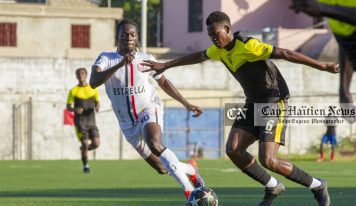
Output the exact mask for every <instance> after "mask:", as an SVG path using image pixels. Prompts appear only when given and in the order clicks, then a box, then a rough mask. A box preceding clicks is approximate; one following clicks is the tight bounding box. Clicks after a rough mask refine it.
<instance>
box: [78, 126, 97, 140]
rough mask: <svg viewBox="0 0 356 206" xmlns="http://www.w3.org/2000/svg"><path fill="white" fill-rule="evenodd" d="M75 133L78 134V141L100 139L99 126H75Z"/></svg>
mask: <svg viewBox="0 0 356 206" xmlns="http://www.w3.org/2000/svg"><path fill="white" fill-rule="evenodd" d="M75 133H76V134H77V137H78V140H79V141H82V140H87V139H92V138H94V137H99V130H98V127H97V126H95V125H94V126H80V125H76V126H75Z"/></svg>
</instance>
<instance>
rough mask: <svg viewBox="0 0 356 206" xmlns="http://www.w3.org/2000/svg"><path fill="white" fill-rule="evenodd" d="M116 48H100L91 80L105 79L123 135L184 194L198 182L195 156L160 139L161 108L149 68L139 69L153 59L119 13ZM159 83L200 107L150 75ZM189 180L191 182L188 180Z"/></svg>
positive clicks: (200, 183)
mask: <svg viewBox="0 0 356 206" xmlns="http://www.w3.org/2000/svg"><path fill="white" fill-rule="evenodd" d="M116 40H117V51H116V52H103V53H101V54H100V55H99V57H98V58H97V60H96V61H95V63H94V65H93V68H92V73H91V78H90V85H91V86H92V88H96V87H98V86H100V85H101V84H103V83H104V84H105V89H106V93H107V95H108V97H109V98H110V100H111V103H112V107H113V110H114V112H115V114H116V117H117V119H118V121H119V124H120V127H121V129H122V131H123V133H124V135H125V137H126V140H127V141H128V142H129V143H130V144H131V145H132V146H133V147H134V148H136V150H137V151H138V152H139V153H140V155H141V156H142V157H143V158H144V159H145V160H146V161H147V163H148V164H149V165H150V166H152V167H153V168H154V169H155V170H157V172H158V173H160V174H166V173H167V172H168V173H169V174H170V175H171V176H173V177H174V178H175V179H176V180H177V182H178V183H180V184H181V185H182V187H183V188H184V190H185V192H184V194H185V196H186V197H188V196H189V194H190V192H191V191H192V190H193V189H194V187H199V186H203V185H204V182H203V180H202V178H201V177H200V176H199V174H198V172H197V169H196V166H195V165H194V162H191V164H186V163H183V162H180V161H179V160H178V158H177V157H176V155H175V154H174V153H173V152H172V151H171V150H170V149H168V148H167V147H165V146H164V145H163V144H162V129H163V108H162V104H161V100H160V98H159V96H158V95H157V93H156V91H155V88H154V86H153V85H152V84H150V83H149V81H148V79H149V76H150V74H149V73H145V72H142V71H143V70H144V69H145V68H144V67H143V65H142V64H141V63H142V62H143V60H152V59H154V58H153V57H152V56H151V55H149V54H146V53H142V52H139V51H138V45H139V43H138V32H137V25H136V24H135V22H133V21H131V20H129V19H124V20H122V21H121V22H120V23H119V24H118V25H117V28H116ZM155 79H156V81H157V83H158V85H159V86H160V87H161V88H162V89H163V91H165V92H166V93H167V94H168V95H170V96H171V97H172V98H174V99H175V100H177V101H179V102H180V103H182V104H183V105H184V106H185V107H186V109H187V110H188V111H192V112H194V113H195V114H194V115H193V116H194V117H198V116H200V115H201V113H202V110H201V109H200V108H199V107H197V106H194V105H192V104H190V103H189V102H188V101H187V100H186V99H184V97H183V96H182V95H181V94H180V93H179V92H178V91H177V89H176V88H175V87H174V86H173V85H172V83H171V82H170V81H169V80H168V79H166V78H165V77H164V76H163V75H157V76H156V77H155ZM192 184H193V185H192Z"/></svg>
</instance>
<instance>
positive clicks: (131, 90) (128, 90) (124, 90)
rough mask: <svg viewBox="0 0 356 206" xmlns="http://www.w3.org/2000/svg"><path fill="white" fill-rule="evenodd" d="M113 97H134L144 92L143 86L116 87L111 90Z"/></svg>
mask: <svg viewBox="0 0 356 206" xmlns="http://www.w3.org/2000/svg"><path fill="white" fill-rule="evenodd" d="M113 92H114V95H127V96H128V95H134V94H140V93H143V92H145V86H144V85H141V86H138V87H119V88H118V87H116V88H113Z"/></svg>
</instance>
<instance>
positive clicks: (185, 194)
mask: <svg viewBox="0 0 356 206" xmlns="http://www.w3.org/2000/svg"><path fill="white" fill-rule="evenodd" d="M191 193H192V191H189V190H187V191H184V196H185V197H186V198H187V199H188V198H189V196H190V194H191Z"/></svg>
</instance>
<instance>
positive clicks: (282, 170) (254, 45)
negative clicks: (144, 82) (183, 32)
mask: <svg viewBox="0 0 356 206" xmlns="http://www.w3.org/2000/svg"><path fill="white" fill-rule="evenodd" d="M206 25H207V28H208V35H209V37H210V39H211V41H212V42H213V44H212V45H211V46H210V47H209V48H207V49H206V50H204V51H200V52H195V53H192V54H189V55H187V56H184V57H181V58H178V59H174V60H171V61H168V62H166V63H158V62H154V61H146V62H145V65H146V66H149V67H150V69H148V70H147V71H152V70H154V71H156V75H158V74H161V73H162V72H164V71H165V70H166V69H169V68H172V67H176V66H182V65H189V64H196V63H201V62H204V61H206V60H208V59H212V60H216V61H221V62H222V63H223V64H224V65H225V66H226V68H227V69H228V70H229V71H230V72H231V74H232V75H233V76H234V77H235V78H236V80H237V81H238V82H239V83H240V84H241V86H242V88H243V90H244V92H245V95H246V106H245V107H246V108H247V109H248V110H247V115H246V116H247V118H246V119H243V118H242V119H239V120H236V121H235V123H234V124H233V126H232V128H231V131H230V134H229V138H228V140H227V143H226V154H227V156H228V157H229V158H230V159H231V161H232V162H233V163H234V164H235V165H236V166H237V167H238V168H239V169H240V170H242V172H244V173H245V174H247V175H248V176H250V177H251V178H253V179H254V180H256V181H258V182H260V183H261V184H262V185H264V186H265V187H266V190H265V196H264V198H263V200H262V201H261V202H260V203H259V205H271V204H272V201H273V199H274V198H276V197H277V196H278V195H280V194H281V193H283V192H284V190H285V188H284V185H283V184H282V183H281V182H279V181H277V180H276V179H275V178H274V177H273V176H271V175H269V174H268V173H267V172H266V171H265V170H264V169H263V168H262V167H261V166H260V165H259V164H257V162H256V160H255V158H254V157H253V156H252V155H251V154H250V153H249V152H247V148H248V147H249V146H250V145H251V144H253V143H254V142H255V141H256V140H259V161H260V163H261V164H262V166H263V167H265V168H267V169H269V170H270V171H272V172H275V173H278V174H280V175H283V176H285V177H286V178H288V179H290V180H292V181H293V182H296V183H299V184H301V185H304V186H305V187H309V188H310V189H311V191H312V192H313V193H314V197H315V198H316V200H317V201H318V204H319V205H322V206H326V205H329V204H330V198H329V194H328V191H327V184H326V181H324V180H322V179H317V178H314V177H312V176H311V175H310V174H308V173H307V172H305V171H303V170H301V169H300V168H298V167H297V166H295V165H293V164H292V163H291V162H290V161H288V160H286V159H282V158H279V157H277V152H278V149H279V147H280V145H284V135H285V125H284V124H283V123H278V121H276V124H274V125H272V126H273V127H269V126H268V127H267V125H266V126H255V125H254V119H253V118H254V111H253V110H254V108H253V105H254V103H272V104H274V105H275V106H277V107H279V108H280V109H281V110H283V109H284V108H285V107H286V104H287V100H288V98H289V91H288V87H287V84H286V82H285V81H284V79H283V77H282V75H281V73H280V72H279V70H278V69H277V67H276V66H275V65H274V64H273V63H272V62H270V61H269V60H268V59H285V60H287V61H290V62H294V63H300V64H305V65H308V66H310V67H313V68H315V69H318V70H321V71H327V72H331V73H337V72H338V69H339V66H338V65H337V64H323V63H320V62H318V61H316V60H314V59H311V58H309V57H307V56H304V55H302V54H300V53H297V52H293V51H290V50H287V49H282V48H277V47H274V46H272V45H269V44H265V43H263V42H260V41H259V40H257V39H254V38H246V37H243V36H242V35H241V34H240V33H239V32H236V33H233V32H232V31H231V23H230V18H229V17H228V16H227V15H226V14H225V13H223V12H220V11H215V12H213V13H211V14H210V15H209V16H208V18H207V19H206ZM279 118H284V116H283V114H282V115H280V116H279Z"/></svg>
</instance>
